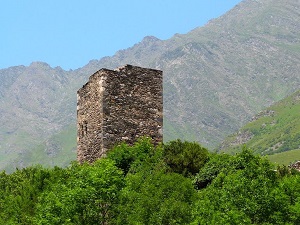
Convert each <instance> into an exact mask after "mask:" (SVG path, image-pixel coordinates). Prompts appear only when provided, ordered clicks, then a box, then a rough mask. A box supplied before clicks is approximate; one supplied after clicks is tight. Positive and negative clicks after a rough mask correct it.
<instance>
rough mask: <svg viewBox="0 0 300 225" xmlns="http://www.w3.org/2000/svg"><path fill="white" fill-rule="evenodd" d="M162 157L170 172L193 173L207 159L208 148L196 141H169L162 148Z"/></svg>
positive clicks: (196, 171) (188, 174) (186, 174)
mask: <svg viewBox="0 0 300 225" xmlns="http://www.w3.org/2000/svg"><path fill="white" fill-rule="evenodd" d="M163 157H164V160H165V162H166V164H167V165H168V166H169V167H170V169H171V171H172V172H175V173H180V174H183V175H184V176H190V175H195V174H196V173H198V172H199V170H200V168H202V167H203V166H204V164H205V163H206V161H207V159H208V150H207V149H206V148H203V147H201V146H200V145H199V144H198V143H196V142H187V141H184V142H182V141H181V140H176V141H171V142H169V143H167V144H166V145H165V146H164V148H163Z"/></svg>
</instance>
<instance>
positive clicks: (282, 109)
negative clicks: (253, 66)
mask: <svg viewBox="0 0 300 225" xmlns="http://www.w3.org/2000/svg"><path fill="white" fill-rule="evenodd" d="M299 96H300V91H298V92H296V93H294V94H293V95H291V96H289V97H287V98H285V99H284V100H282V101H280V102H278V103H276V104H274V105H272V106H271V107H269V108H267V109H266V110H265V111H264V112H262V113H261V114H259V115H258V116H257V117H258V118H257V119H256V120H254V121H252V122H250V123H248V124H246V125H245V126H244V127H242V128H241V129H240V132H242V133H243V132H250V133H251V134H253V137H252V138H251V139H250V140H248V141H247V142H246V143H243V144H246V145H247V147H249V148H251V149H252V150H253V151H254V152H256V153H260V154H262V155H272V154H275V153H279V152H286V151H290V150H293V149H298V148H299V146H300V120H299V113H300V98H299ZM237 137H238V135H231V136H230V137H228V139H227V140H226V141H225V143H227V146H229V147H227V148H225V149H223V150H222V151H225V152H236V151H237V150H238V149H240V148H241V145H234V144H233V143H234V140H235V139H237Z"/></svg>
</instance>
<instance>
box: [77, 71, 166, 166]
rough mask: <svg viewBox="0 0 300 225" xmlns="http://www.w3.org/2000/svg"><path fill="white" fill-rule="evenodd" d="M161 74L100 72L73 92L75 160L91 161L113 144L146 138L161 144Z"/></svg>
mask: <svg viewBox="0 0 300 225" xmlns="http://www.w3.org/2000/svg"><path fill="white" fill-rule="evenodd" d="M162 80H163V79H162V71H160V70H154V69H147V68H141V67H137V66H131V65H125V66H124V67H121V68H118V69H116V70H108V69H101V70H99V71H97V72H96V73H94V74H93V75H92V76H90V78H89V81H88V82H87V83H86V84H85V85H84V86H83V87H82V88H80V89H79V90H78V92H77V131H78V134H77V159H78V161H79V162H84V161H88V162H93V161H95V160H96V159H98V158H100V157H101V156H102V155H105V153H106V152H107V150H109V149H110V148H111V147H113V146H114V145H115V144H117V143H120V142H122V141H125V142H126V143H128V144H133V143H134V142H135V141H136V140H137V139H138V138H139V137H141V136H148V137H151V138H152V139H153V142H154V143H155V144H157V143H159V142H162V124H163V96H162V91H163V89H162Z"/></svg>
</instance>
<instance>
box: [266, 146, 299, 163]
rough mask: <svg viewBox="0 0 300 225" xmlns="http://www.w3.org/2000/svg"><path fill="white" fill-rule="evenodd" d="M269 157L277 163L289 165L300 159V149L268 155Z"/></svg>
mask: <svg viewBox="0 0 300 225" xmlns="http://www.w3.org/2000/svg"><path fill="white" fill-rule="evenodd" d="M267 158H268V159H269V160H270V161H271V162H273V163H275V164H277V165H285V166H288V165H290V164H291V163H293V162H295V161H297V160H300V149H295V150H291V151H287V152H281V153H277V154H274V155H268V156H267Z"/></svg>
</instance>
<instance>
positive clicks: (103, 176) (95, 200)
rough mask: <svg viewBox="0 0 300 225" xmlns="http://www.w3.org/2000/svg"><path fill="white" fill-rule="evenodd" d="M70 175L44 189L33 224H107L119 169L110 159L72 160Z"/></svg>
mask: <svg viewBox="0 0 300 225" xmlns="http://www.w3.org/2000/svg"><path fill="white" fill-rule="evenodd" d="M68 170H69V171H68V173H69V174H70V177H69V178H68V179H66V180H61V181H60V182H58V183H56V184H54V185H53V186H52V187H51V188H50V189H49V190H48V191H46V192H44V193H43V195H42V196H41V198H40V201H39V203H38V206H37V216H36V223H37V224H108V223H109V221H110V220H111V218H113V217H114V216H115V208H116V206H117V204H118V200H119V191H120V189H121V188H122V187H123V179H124V178H123V173H122V171H121V170H119V169H118V168H117V167H116V166H115V165H114V162H113V161H111V160H109V159H101V160H98V161H96V162H95V163H94V164H93V165H89V164H83V165H78V164H73V165H72V167H71V168H69V169H68Z"/></svg>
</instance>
